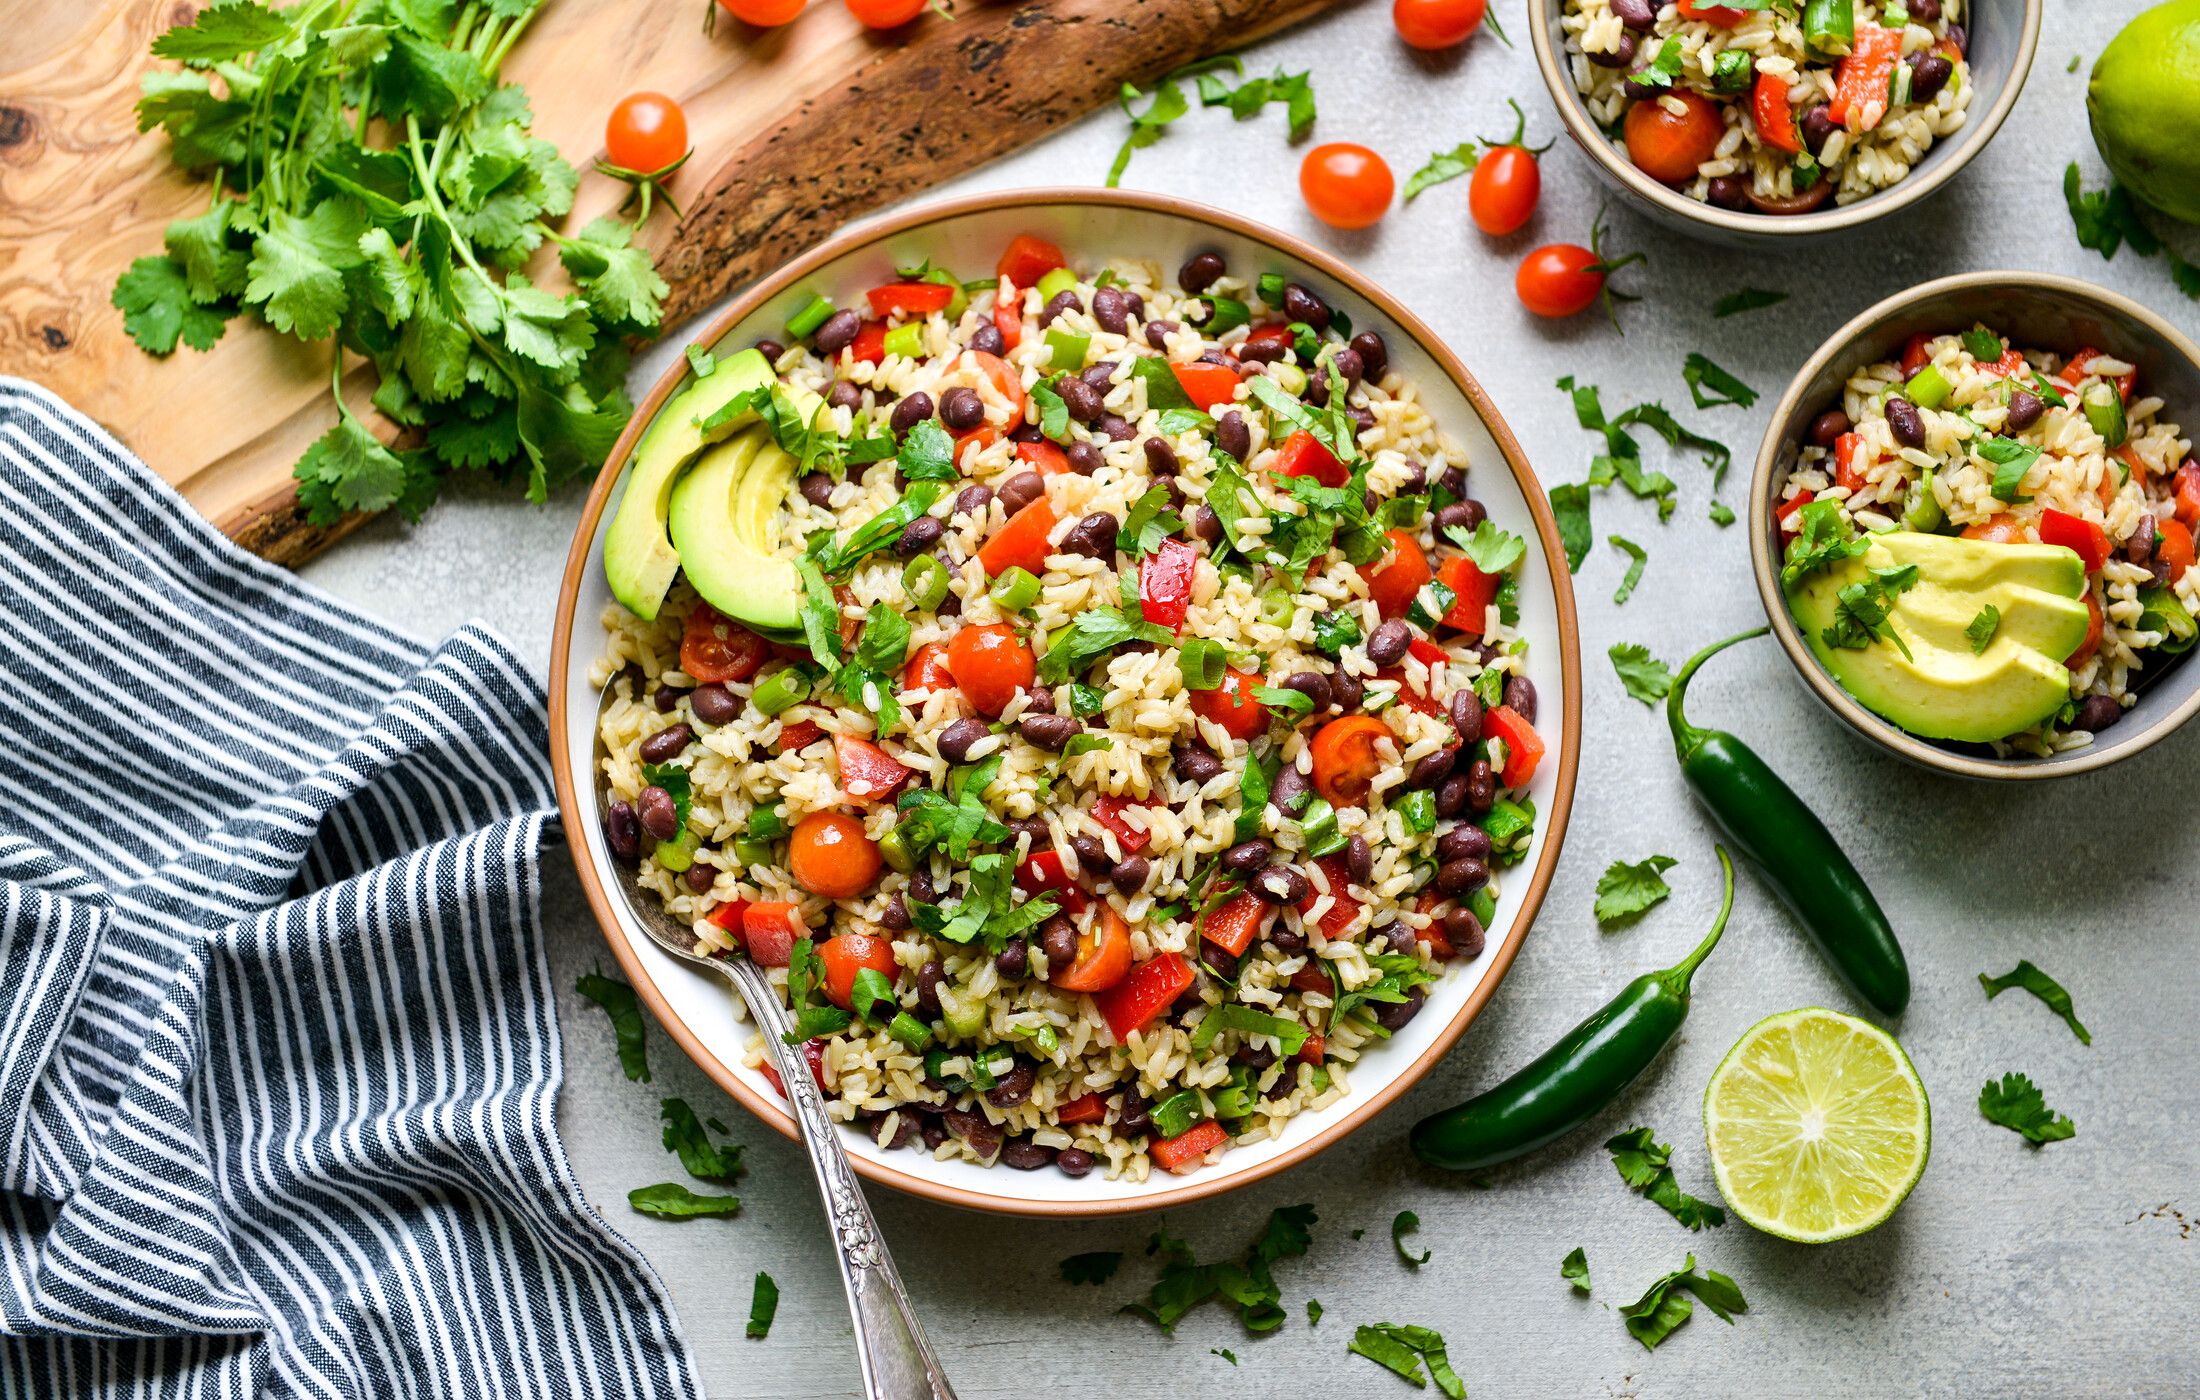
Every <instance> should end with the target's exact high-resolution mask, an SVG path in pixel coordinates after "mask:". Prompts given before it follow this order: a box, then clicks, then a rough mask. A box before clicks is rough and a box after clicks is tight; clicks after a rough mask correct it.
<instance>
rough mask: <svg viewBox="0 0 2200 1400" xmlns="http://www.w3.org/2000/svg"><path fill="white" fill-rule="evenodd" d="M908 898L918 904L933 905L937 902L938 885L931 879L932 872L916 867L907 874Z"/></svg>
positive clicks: (923, 867) (922, 867) (925, 868)
mask: <svg viewBox="0 0 2200 1400" xmlns="http://www.w3.org/2000/svg"><path fill="white" fill-rule="evenodd" d="M909 897H910V898H911V899H913V900H915V901H916V902H917V903H919V904H935V903H937V902H938V901H939V897H940V890H939V885H938V884H937V883H936V882H935V881H934V880H933V879H932V872H931V870H930V869H929V868H927V867H925V866H922V865H920V866H918V867H917V868H916V869H915V870H912V871H910V872H909Z"/></svg>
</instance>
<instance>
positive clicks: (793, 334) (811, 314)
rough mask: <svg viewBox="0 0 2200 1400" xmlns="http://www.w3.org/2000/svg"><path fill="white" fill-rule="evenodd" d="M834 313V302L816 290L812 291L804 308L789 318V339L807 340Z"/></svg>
mask: <svg viewBox="0 0 2200 1400" xmlns="http://www.w3.org/2000/svg"><path fill="white" fill-rule="evenodd" d="M832 314H833V304H832V302H830V301H828V300H827V299H826V298H824V297H822V296H819V295H818V294H817V293H816V292H812V293H810V299H809V301H807V302H805V303H804V304H803V307H802V309H801V310H800V311H797V312H795V313H794V315H792V316H789V317H788V318H787V337H788V339H790V340H807V339H808V338H809V337H810V335H811V333H812V332H814V331H816V329H817V328H818V327H819V326H822V325H824V324H825V321H826V318H828V317H830V316H831V315H832Z"/></svg>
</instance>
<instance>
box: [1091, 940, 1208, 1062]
mask: <svg viewBox="0 0 2200 1400" xmlns="http://www.w3.org/2000/svg"><path fill="white" fill-rule="evenodd" d="M1191 985H1192V965H1191V963H1190V962H1188V961H1186V960H1185V958H1184V956H1183V954H1181V953H1159V954H1156V955H1155V956H1153V957H1150V958H1148V959H1146V961H1144V962H1142V963H1140V964H1139V965H1138V966H1136V967H1134V968H1132V969H1131V975H1130V976H1128V977H1126V978H1124V979H1123V980H1122V981H1120V982H1118V983H1116V984H1115V985H1114V986H1112V987H1110V988H1108V989H1107V990H1106V991H1104V992H1096V993H1094V994H1093V998H1092V1001H1093V1005H1095V1006H1097V1007H1099V1008H1100V1014H1101V1016H1103V1017H1104V1018H1106V1020H1107V1023H1108V1029H1109V1030H1111V1031H1113V1032H1115V1039H1116V1043H1117V1044H1119V1045H1120V1044H1122V1043H1124V1042H1126V1041H1128V1040H1129V1039H1130V1038H1131V1033H1132V1032H1133V1031H1136V1030H1139V1029H1141V1028H1143V1027H1144V1026H1145V1025H1146V1023H1147V1022H1149V1021H1151V1020H1153V1018H1154V1017H1156V1016H1158V1015H1160V1014H1161V1013H1162V1012H1164V1011H1166V1010H1168V1009H1169V1007H1170V1006H1171V1005H1173V1004H1174V1003H1175V1001H1176V999H1177V998H1178V997H1180V996H1182V995H1183V994H1184V989H1185V988H1186V987H1189V986H1191Z"/></svg>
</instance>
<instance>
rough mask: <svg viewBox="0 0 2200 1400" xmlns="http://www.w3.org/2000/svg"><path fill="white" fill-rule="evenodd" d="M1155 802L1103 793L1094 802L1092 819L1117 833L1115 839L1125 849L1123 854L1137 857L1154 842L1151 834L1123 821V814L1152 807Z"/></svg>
mask: <svg viewBox="0 0 2200 1400" xmlns="http://www.w3.org/2000/svg"><path fill="white" fill-rule="evenodd" d="M1153 805H1154V804H1153V802H1152V801H1151V800H1150V799H1149V800H1141V799H1139V798H1136V797H1121V796H1118V795H1117V794H1115V793H1112V792H1103V793H1101V794H1100V795H1099V796H1098V797H1095V798H1094V799H1093V800H1092V819H1093V820H1094V821H1096V822H1098V823H1100V825H1102V826H1104V827H1106V828H1107V829H1108V830H1110V831H1112V832H1114V833H1115V839H1116V841H1117V842H1118V843H1120V844H1121V845H1122V847H1123V854H1124V855H1127V856H1134V855H1137V854H1138V853H1139V852H1140V851H1143V850H1145V849H1146V844H1147V843H1148V842H1149V841H1151V840H1153V835H1152V833H1150V832H1146V831H1142V830H1140V829H1139V828H1137V827H1135V826H1132V825H1131V824H1130V823H1129V822H1127V821H1124V820H1123V813H1124V812H1125V811H1126V810H1128V809H1129V808H1132V807H1151V806H1153Z"/></svg>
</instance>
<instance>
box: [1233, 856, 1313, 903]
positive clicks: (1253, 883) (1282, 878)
mask: <svg viewBox="0 0 2200 1400" xmlns="http://www.w3.org/2000/svg"><path fill="white" fill-rule="evenodd" d="M1246 883H1247V885H1248V886H1249V887H1250V888H1251V889H1252V891H1253V893H1254V894H1255V895H1257V896H1259V897H1260V898H1261V899H1262V900H1264V901H1265V902H1267V903H1269V904H1296V903H1298V902H1299V901H1300V900H1302V899H1304V898H1306V888H1307V885H1306V877H1305V876H1304V875H1301V874H1300V873H1299V872H1298V871H1296V870H1293V869H1292V868H1291V867H1290V866H1288V865H1271V866H1269V867H1268V868H1267V869H1266V870H1263V871H1261V872H1260V873H1259V874H1257V875H1255V876H1254V877H1253V878H1252V879H1251V880H1249V881H1247V882H1246Z"/></svg>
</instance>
